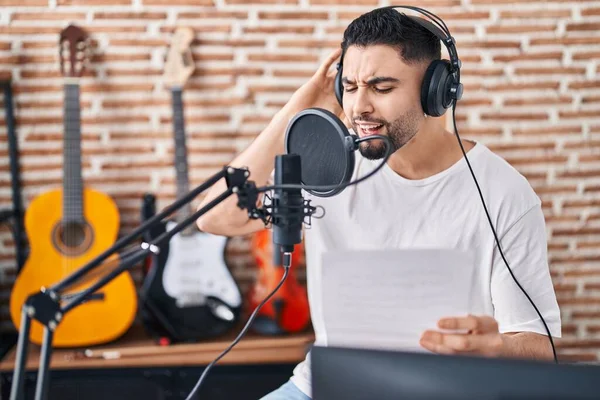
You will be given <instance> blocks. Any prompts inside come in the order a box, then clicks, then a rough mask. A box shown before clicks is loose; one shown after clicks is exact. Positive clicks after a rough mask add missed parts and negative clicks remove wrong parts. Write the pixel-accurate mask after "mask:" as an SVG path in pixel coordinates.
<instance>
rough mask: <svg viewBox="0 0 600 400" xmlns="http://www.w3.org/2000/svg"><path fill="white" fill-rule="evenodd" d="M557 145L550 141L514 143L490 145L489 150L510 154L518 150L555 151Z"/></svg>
mask: <svg viewBox="0 0 600 400" xmlns="http://www.w3.org/2000/svg"><path fill="white" fill-rule="evenodd" d="M555 147H556V144H555V143H554V142H550V141H544V142H539V141H538V142H531V143H527V142H512V143H493V144H492V143H490V144H489V145H488V148H489V149H490V150H492V151H494V152H508V151H517V150H545V151H548V150H554V148H555Z"/></svg>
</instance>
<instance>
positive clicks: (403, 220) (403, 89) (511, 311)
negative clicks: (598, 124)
mask: <svg viewBox="0 0 600 400" xmlns="http://www.w3.org/2000/svg"><path fill="white" fill-rule="evenodd" d="M440 47H441V44H440V41H439V40H438V39H437V38H436V37H435V36H434V35H433V34H432V33H430V32H429V31H428V30H426V29H424V28H423V27H421V26H420V25H419V24H416V23H415V22H414V21H412V20H411V19H409V18H407V17H406V16H405V15H402V14H401V13H399V12H398V11H397V10H394V9H383V10H381V9H378V10H374V11H372V12H370V13H367V14H365V15H362V16H361V17H359V18H357V19H356V20H354V21H353V22H352V23H351V24H350V25H349V26H348V28H347V29H346V31H345V33H344V40H343V43H342V48H343V49H344V50H345V53H344V54H345V55H344V60H343V85H344V94H343V110H342V109H341V108H340V106H339V104H338V103H337V101H336V98H335V95H334V91H333V85H334V77H335V73H336V71H335V69H334V68H333V64H334V62H335V61H336V60H337V59H338V58H339V56H340V54H341V51H340V50H338V51H335V52H334V53H332V54H331V55H330V56H329V57H328V58H327V60H326V61H325V62H324V63H323V64H322V65H321V66H320V68H319V69H318V71H317V72H316V73H315V75H314V76H313V77H312V78H311V79H310V80H309V81H308V82H307V83H306V84H305V85H303V86H302V87H301V88H300V89H298V91H297V92H296V93H295V94H294V95H293V96H292V98H291V99H290V101H289V102H288V103H287V104H286V105H285V106H284V107H283V109H282V110H281V111H280V112H279V113H278V114H277V115H276V116H275V117H274V118H273V120H272V121H271V123H270V124H269V125H268V126H267V128H266V129H265V130H264V131H263V132H262V133H261V134H260V135H259V136H258V137H257V138H256V140H255V141H254V142H253V143H252V144H251V145H250V146H249V147H248V149H246V150H245V151H244V152H243V153H242V154H240V155H239V156H238V157H237V158H236V159H235V160H234V161H233V162H232V163H231V165H232V166H235V167H242V166H247V167H249V169H250V172H251V179H252V180H254V181H255V182H256V184H257V185H261V184H264V183H266V182H267V180H268V178H269V176H270V174H271V172H272V170H273V162H274V161H273V160H274V157H275V155H277V154H282V153H284V148H283V142H284V132H285V129H286V126H287V124H288V122H289V120H290V119H291V118H292V117H293V116H294V115H296V114H297V113H298V112H300V111H302V110H304V109H306V108H309V107H320V108H325V109H328V110H330V111H332V112H333V113H335V114H336V115H338V116H339V117H340V118H345V120H346V121H347V122H348V123H349V124H351V127H352V128H353V130H354V132H355V133H356V134H357V135H358V136H360V137H364V136H365V135H369V134H379V135H386V136H388V137H389V138H390V140H391V143H392V146H393V149H392V150H393V154H392V156H391V157H390V159H389V161H388V163H387V165H386V166H385V167H384V168H383V169H382V170H381V171H380V172H379V173H377V174H375V175H374V176H373V177H371V178H370V179H367V180H366V181H364V182H363V183H361V184H359V185H355V186H351V187H348V188H346V189H345V190H344V191H343V192H342V193H340V194H339V195H337V196H334V197H330V198H324V199H321V198H319V199H318V204H319V205H321V206H323V207H324V208H325V209H326V210H327V212H326V215H325V217H324V218H323V219H319V220H315V219H313V225H312V227H311V229H310V230H307V231H306V232H305V234H306V235H305V249H306V266H307V279H308V289H309V299H310V305H311V317H312V322H313V326H314V329H315V333H316V340H317V343H318V344H320V345H325V344H326V343H327V332H325V330H324V328H323V326H324V321H323V315H322V304H321V298H320V294H319V293H320V291H321V286H320V285H321V282H320V275H321V268H326V266H321V255H322V254H323V252H326V251H329V250H333V249H344V248H346V249H352V250H356V249H374V248H411V247H424V246H427V247H445V248H456V249H462V250H469V251H474V253H475V260H476V272H475V275H476V276H475V279H474V287H473V291H474V293H475V296H474V297H473V299H474V300H473V304H472V309H473V310H474V312H473V315H469V316H466V317H465V316H448V318H443V319H441V320H440V321H438V326H439V328H441V329H464V330H466V331H468V333H466V334H451V333H442V332H439V331H426V332H423V334H422V336H421V342H420V344H421V346H423V347H424V348H426V349H428V350H430V351H432V352H436V353H442V354H457V353H464V354H479V355H485V356H491V357H528V358H537V359H548V360H550V359H552V350H551V346H550V343H549V340H548V337H547V336H546V335H547V333H546V331H545V329H544V327H543V324H542V322H541V320H540V319H539V317H538V315H537V314H536V312H535V310H534V309H533V307H532V305H531V304H530V303H529V301H528V300H527V298H526V297H525V295H524V294H523V293H522V292H521V290H520V289H519V288H518V287H517V285H516V283H515V282H514V281H513V279H512V277H511V276H510V273H509V271H508V269H507V267H506V265H505V264H504V262H503V260H502V258H501V256H500V254H499V252H498V249H497V248H496V244H495V241H494V236H493V234H492V232H491V229H490V227H489V223H488V221H487V218H486V216H485V212H484V210H483V206H482V204H481V200H480V198H479V195H478V193H477V191H476V186H475V184H474V181H473V179H472V176H471V174H470V172H469V169H468V168H467V165H466V162H465V160H464V159H463V154H462V152H461V150H460V147H459V145H458V142H457V139H456V136H455V135H454V134H453V133H450V132H448V131H446V130H445V129H444V127H443V126H442V124H440V120H439V119H436V118H432V117H429V116H427V115H424V112H423V109H422V108H421V102H420V96H421V83H422V81H423V76H424V73H425V70H426V68H427V66H428V65H429V63H430V62H431V61H432V60H434V59H439V58H440ZM458 47H460V46H458ZM464 147H465V151H466V152H467V156H468V157H469V160H470V162H471V165H472V167H473V170H474V173H475V175H476V177H477V178H478V181H479V184H480V186H481V189H482V192H483V195H484V198H485V199H486V203H487V206H488V209H489V212H490V215H491V218H492V221H493V223H494V226H495V229H496V232H497V234H498V237H499V239H500V241H501V244H502V248H503V251H504V254H505V256H506V258H507V260H508V262H509V264H510V266H511V268H512V270H513V271H514V273H515V276H516V277H517V279H518V280H519V282H520V284H521V285H522V286H523V288H524V289H525V290H526V291H527V292H528V294H529V296H531V298H532V300H533V301H534V302H535V304H536V305H537V307H538V309H539V310H540V312H541V313H542V315H543V316H544V319H545V320H546V322H547V324H548V327H549V329H550V331H551V333H552V336H555V337H560V335H561V329H560V313H559V309H558V304H557V302H556V297H555V293H554V288H553V285H552V282H551V279H550V273H549V269H548V261H547V253H546V251H547V249H546V246H547V243H546V229H545V221H544V216H543V214H542V209H541V202H540V200H539V198H538V197H537V196H536V194H535V193H534V191H533V190H532V188H531V186H530V185H529V183H528V182H527V180H526V179H525V178H524V177H523V176H522V175H520V174H519V173H518V172H517V171H516V170H515V169H514V168H512V167H511V166H510V165H509V164H508V163H506V162H505V161H504V160H502V159H501V158H500V157H498V156H496V155H495V154H493V153H492V152H491V151H490V150H489V149H487V148H486V147H485V146H484V145H483V144H481V143H476V142H472V141H466V140H465V141H464ZM384 150H385V149H384V145H383V143H378V142H376V141H368V142H364V143H362V144H361V146H360V153H361V155H362V157H360V156H359V157H357V162H356V167H355V171H354V178H356V177H358V176H364V175H365V174H366V173H368V172H369V171H371V170H372V169H373V168H375V167H376V165H377V164H378V163H379V162H380V160H379V159H381V158H382V157H383V156H384V154H385V152H384ZM224 188H225V184H224V183H220V184H219V185H215V187H214V188H213V189H212V191H211V192H210V193H209V194H208V196H207V198H206V199H205V200H204V204H205V203H206V202H207V201H209V200H210V199H212V198H214V197H215V196H216V195H217V194H219V193H221V192H222V191H223V190H224ZM316 201H317V200H315V202H316ZM198 224H199V226H200V228H201V229H202V230H205V231H208V232H212V233H215V234H223V235H243V234H247V233H250V232H253V231H256V230H258V229H261V228H263V224H262V222H261V221H257V220H248V217H247V214H246V212H245V211H242V210H240V209H238V208H237V206H236V199H234V198H231V199H229V200H228V201H227V202H224V203H222V204H221V205H220V206H218V207H216V208H215V209H214V210H213V211H212V212H211V213H208V214H206V216H205V217H203V218H201V219H200V220H199V221H198ZM310 395H311V389H310V362H309V359H307V361H304V362H303V363H301V364H299V365H298V367H297V368H296V369H295V371H294V376H293V377H292V378H291V380H290V381H289V382H288V383H286V384H285V385H283V386H282V387H281V388H279V389H278V390H276V391H274V392H273V393H271V394H269V395H267V396H266V397H265V398H264V400H267V399H268V400H278V399H308V398H310V397H309V396H310Z"/></svg>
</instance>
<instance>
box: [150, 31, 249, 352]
mask: <svg viewBox="0 0 600 400" xmlns="http://www.w3.org/2000/svg"><path fill="white" fill-rule="evenodd" d="M193 36H194V34H193V31H192V30H191V29H188V28H180V29H177V30H176V31H175V34H174V36H173V40H172V43H171V47H170V50H169V53H168V56H167V62H166V66H165V67H166V68H165V73H164V75H163V78H164V81H165V83H166V85H167V86H168V87H169V88H170V90H171V96H172V103H173V127H174V131H175V132H174V138H175V166H176V176H177V198H178V199H179V198H181V197H183V196H184V195H186V194H187V193H188V192H189V179H188V167H187V148H186V144H185V130H184V116H183V96H182V92H183V86H184V85H185V82H186V81H187V80H188V78H189V77H190V76H191V75H192V72H193V70H194V64H193V60H192V58H191V51H190V49H189V46H190V44H191V41H192V39H193ZM154 201H155V199H154V198H153V196H152V195H149V194H147V195H146V196H145V197H144V205H143V207H142V210H143V213H144V214H145V215H143V216H142V218H143V219H148V218H150V217H151V216H152V215H154V212H155V205H154ZM144 210H145V212H144ZM192 213H193V211H192V208H191V205H187V206H184V207H183V208H182V209H180V211H178V212H177V213H176V215H175V220H174V221H169V222H167V224H166V226H164V227H160V226H158V227H155V228H154V229H151V230H150V231H149V234H148V236H150V237H148V236H147V237H148V238H149V239H151V237H156V235H158V234H160V232H161V231H162V232H164V231H165V229H166V230H171V229H173V227H174V226H175V225H176V224H177V223H179V222H181V221H183V220H184V219H186V218H188V217H189V216H190V215H192ZM227 241H228V238H227V237H223V236H217V235H211V234H207V233H204V232H200V231H199V230H198V229H197V227H196V225H195V224H192V225H190V226H189V227H187V228H186V229H184V230H183V231H181V232H180V233H178V234H177V235H175V236H173V237H172V238H171V240H170V241H169V243H168V245H163V246H161V251H160V253H159V254H158V255H153V256H151V265H150V267H149V271H148V274H147V276H146V277H145V279H144V284H143V287H142V290H141V297H142V319H143V321H144V322H145V326H146V328H147V329H148V330H149V331H150V332H151V334H153V335H155V336H156V335H158V336H162V337H166V338H168V339H169V340H170V341H171V342H181V341H195V340H201V339H205V338H210V337H214V336H217V335H220V334H222V333H224V332H226V331H227V330H229V329H230V328H232V327H233V326H234V325H235V324H236V323H237V321H238V320H239V316H240V313H241V305H242V297H241V293H240V289H239V287H238V285H237V283H236V282H235V280H234V278H233V276H232V275H231V273H230V271H229V268H228V267H227V265H226V263H225V254H224V253H225V247H226V245H227Z"/></svg>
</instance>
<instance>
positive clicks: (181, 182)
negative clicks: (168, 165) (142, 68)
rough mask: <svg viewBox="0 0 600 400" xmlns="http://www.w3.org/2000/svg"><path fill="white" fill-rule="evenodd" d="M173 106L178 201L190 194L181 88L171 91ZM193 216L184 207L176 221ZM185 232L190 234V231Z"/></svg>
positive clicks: (188, 207) (187, 208)
mask: <svg viewBox="0 0 600 400" xmlns="http://www.w3.org/2000/svg"><path fill="white" fill-rule="evenodd" d="M171 98H172V104H173V130H174V132H175V171H176V177H177V199H180V198H182V197H183V196H185V195H186V194H187V193H188V192H189V186H190V184H189V177H188V164H187V147H186V143H185V120H184V117H183V92H182V89H181V88H180V87H175V88H172V89H171ZM190 215H192V208H191V205H189V204H188V205H185V206H183V207H182V208H181V209H180V210H179V211H178V213H177V216H176V221H177V222H181V221H183V220H184V219H186V218H188V217H189V216H190ZM185 231H187V232H189V229H186V230H185Z"/></svg>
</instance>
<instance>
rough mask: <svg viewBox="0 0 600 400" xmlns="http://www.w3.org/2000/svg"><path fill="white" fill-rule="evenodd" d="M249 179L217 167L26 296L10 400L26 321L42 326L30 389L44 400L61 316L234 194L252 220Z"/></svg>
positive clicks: (16, 399)
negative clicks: (214, 191)
mask: <svg viewBox="0 0 600 400" xmlns="http://www.w3.org/2000/svg"><path fill="white" fill-rule="evenodd" d="M249 175H250V173H249V171H248V170H247V169H238V168H232V167H228V166H225V167H223V169H222V170H221V171H220V172H218V173H216V174H215V175H213V176H212V177H210V178H209V179H208V180H207V181H206V182H204V183H203V184H201V185H200V186H198V187H197V188H195V189H193V190H192V191H190V192H189V193H188V194H187V195H185V196H184V197H182V198H181V199H179V200H177V201H176V202H174V203H173V204H171V205H170V206H168V207H167V208H165V209H164V211H162V212H161V213H159V214H156V215H155V216H154V217H152V218H150V219H149V220H147V221H146V222H145V223H143V224H142V225H140V226H139V227H138V228H136V229H135V230H134V231H133V232H131V233H130V234H129V235H127V236H125V237H124V238H122V239H120V240H118V241H117V242H116V243H115V244H114V245H113V246H112V247H110V248H109V249H107V250H105V251H104V252H103V253H102V254H100V255H99V256H97V257H96V258H95V259H93V260H92V261H90V262H89V263H88V264H87V265H85V266H83V267H81V268H80V269H79V270H77V271H75V272H74V273H72V274H71V275H69V276H67V277H66V278H65V279H63V280H62V281H60V282H59V283H57V284H55V285H54V286H52V287H50V288H41V290H40V292H39V293H36V294H33V295H31V296H29V297H28V298H27V301H26V302H25V304H23V308H22V310H21V329H20V332H19V340H18V343H17V353H16V363H15V370H14V372H13V379H12V386H11V392H10V400H24V398H25V394H24V374H25V364H26V359H27V352H28V345H29V332H30V329H31V321H32V320H36V321H38V322H39V323H41V324H42V325H43V326H44V337H43V342H42V348H41V354H40V361H39V368H38V376H37V383H36V389H35V400H46V399H47V398H48V389H49V387H48V381H49V366H50V358H51V355H52V340H53V338H54V331H55V330H56V328H57V327H58V324H59V323H60V321H61V320H62V319H63V318H64V316H65V314H66V313H68V312H69V311H70V310H72V309H74V308H75V307H77V306H78V305H80V304H82V303H84V302H86V301H87V300H89V298H90V297H91V296H93V295H94V293H95V292H96V291H97V290H99V289H101V288H102V287H104V286H105V285H106V284H108V283H109V282H111V281H112V280H113V279H115V278H116V277H117V276H119V275H120V274H121V273H123V272H125V271H127V270H129V269H130V268H131V267H133V266H134V265H135V264H137V263H138V262H140V261H141V260H143V259H144V258H145V257H146V256H147V255H148V253H151V252H152V253H155V254H158V252H159V251H160V247H159V246H160V245H161V244H162V243H163V242H168V241H169V240H170V239H171V237H173V236H174V235H176V234H177V233H179V232H180V231H182V230H183V229H185V228H186V227H187V226H189V225H191V224H192V223H194V222H195V221H196V220H197V219H198V218H199V217H200V216H202V215H203V214H205V213H206V212H208V211H209V210H211V209H212V208H213V207H215V206H216V205H218V204H219V203H221V202H222V201H223V200H225V199H226V198H228V197H229V196H231V195H232V194H234V193H235V194H237V195H238V198H239V201H238V204H237V205H238V207H240V208H242V209H248V215H249V216H250V217H251V218H253V216H254V215H257V214H256V213H257V210H256V199H257V198H258V190H257V188H256V186H255V184H254V182H251V181H247V179H248V177H249ZM221 178H225V181H226V183H227V190H226V191H224V192H223V193H222V194H220V195H219V196H218V197H216V198H215V199H213V200H212V201H210V202H209V203H208V204H207V205H206V206H204V207H202V208H201V209H200V210H198V211H196V212H195V213H194V214H192V215H191V216H189V217H188V218H186V219H185V220H184V221H182V222H181V223H179V224H178V225H176V226H175V227H174V228H173V229H171V230H170V231H168V232H165V233H164V234H162V235H160V236H159V237H157V238H156V239H154V240H153V241H152V242H150V243H148V242H142V244H141V245H140V247H141V249H134V250H130V251H127V252H125V253H124V254H123V256H124V257H123V258H122V260H121V262H120V263H119V266H118V267H117V268H115V269H114V270H112V271H111V272H110V273H109V274H107V275H106V276H104V277H103V278H102V279H99V280H98V281H97V282H96V283H94V284H93V285H90V286H89V287H88V288H86V289H85V290H83V291H81V292H78V293H76V294H75V295H73V296H70V297H69V299H68V302H67V304H65V305H62V304H61V303H62V302H64V301H66V299H65V298H61V293H62V292H63V291H64V290H66V289H67V288H69V287H70V286H72V285H74V284H76V283H77V282H78V281H79V280H80V279H81V278H82V277H84V276H85V275H86V274H87V273H89V272H90V271H92V270H93V269H95V268H97V267H98V266H99V265H101V263H102V262H103V261H104V260H105V259H106V258H108V257H109V256H110V255H112V254H113V253H114V252H116V251H119V250H121V249H122V248H123V247H125V246H126V245H128V244H130V242H131V241H132V240H134V239H136V238H137V236H138V235H140V234H142V233H143V232H145V231H146V230H148V229H149V228H151V227H152V226H153V225H154V224H155V223H156V222H158V221H160V220H162V219H164V218H165V217H168V216H169V215H170V214H172V213H173V212H174V211H176V210H177V209H179V208H181V207H182V206H184V205H185V204H187V203H189V202H191V201H192V200H193V199H194V198H195V197H196V196H198V195H199V194H200V193H202V192H203V191H205V190H206V189H208V188H209V187H211V186H212V185H214V184H215V183H216V182H217V181H219V180H220V179H221Z"/></svg>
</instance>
